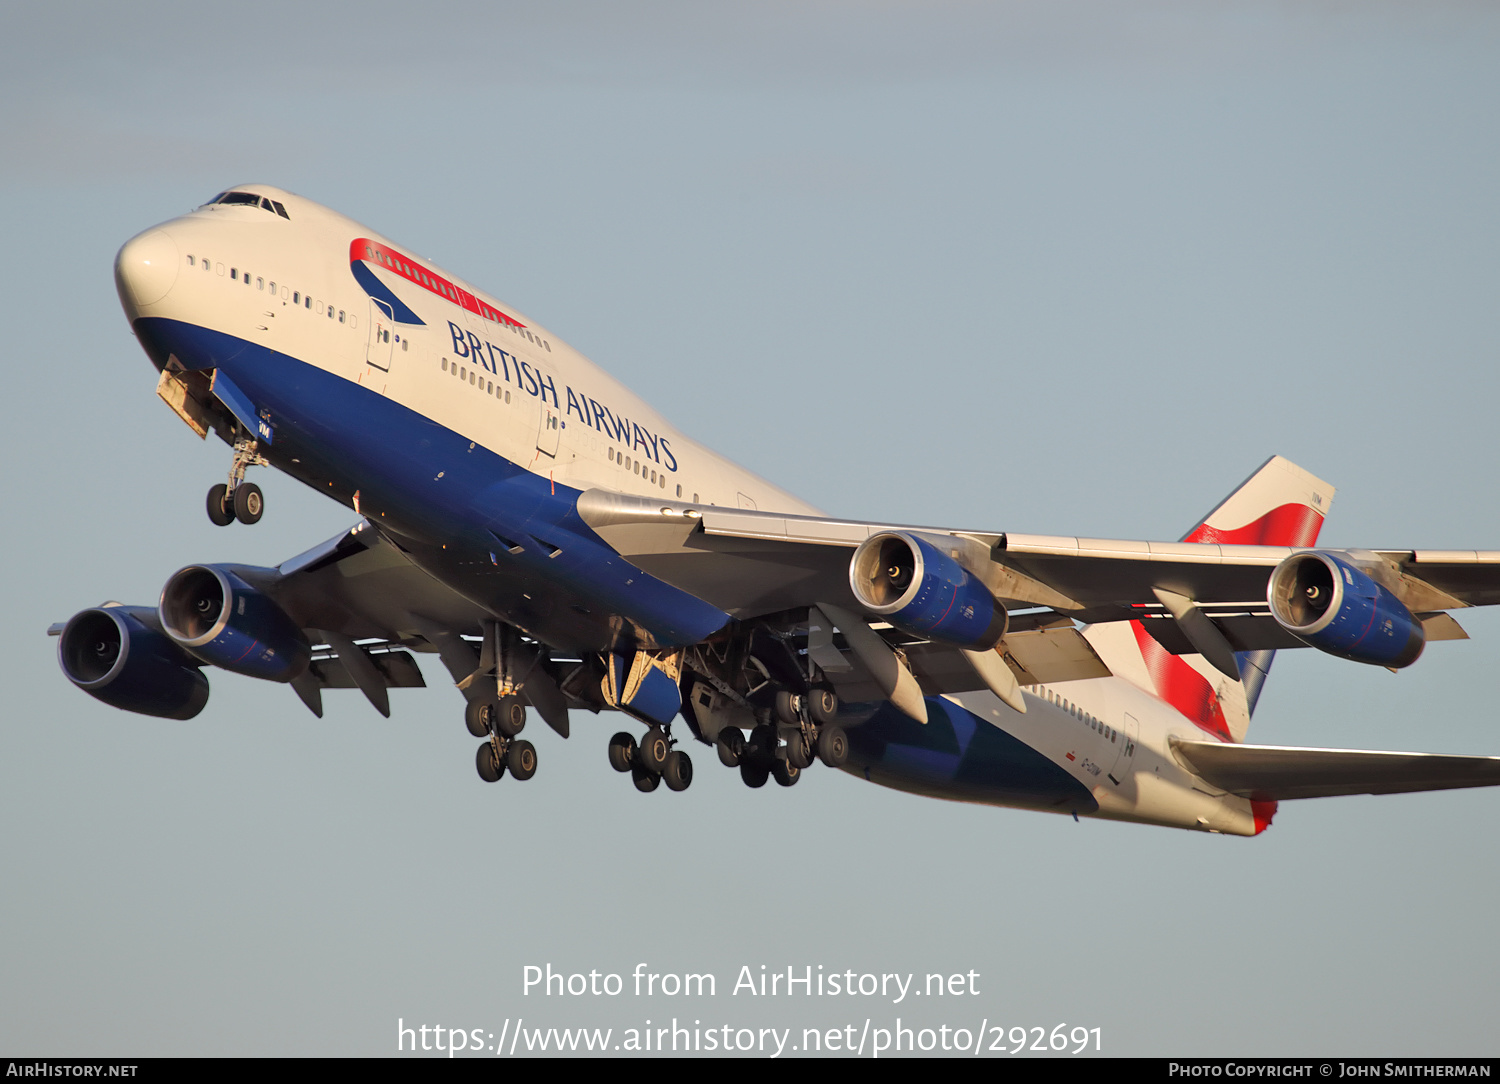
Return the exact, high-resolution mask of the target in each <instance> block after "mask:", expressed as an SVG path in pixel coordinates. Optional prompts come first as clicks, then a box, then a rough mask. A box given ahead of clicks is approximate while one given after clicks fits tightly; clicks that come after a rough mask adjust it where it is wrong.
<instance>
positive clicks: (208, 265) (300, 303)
mask: <svg viewBox="0 0 1500 1084" xmlns="http://www.w3.org/2000/svg"><path fill="white" fill-rule="evenodd" d="M198 264H202V266H203V270H205V271H211V270H212V269H213V266H214V265H213V262H212V261H211V260H209V258H208V257H207V256H205V257H203V258H202V259H201V260H197V261H196V262H195V261H194V258H193V256H192V254H191V253H189V255H188V258H187V265H188V266H189V267H195V266H197V265H198ZM223 273H224V265H223V264H219V274H221V275H222V274H223ZM229 280H230V281H231V282H243V283H244V284H245V285H246V286H249V285H250V272H248V271H245V272H243V273H242V272H241V271H240V269H239V268H238V267H231V268H230V269H229ZM255 288H256V289H257V290H266V289H269V290H270V291H271V296H272V297H274V296H276V283H275V281H274V280H272V282H271V283H270V285H269V287H268V286H267V284H266V280H265V279H264V278H262V277H261V276H259V275H257V276H256V278H255ZM281 298H282V300H283V301H285V300H286V298H287V287H285V286H283V287H282V288H281ZM291 298H292V304H293V305H295V306H297V307H299V308H304V309H311V308H312V307H313V297H312V294H303V293H302V291H301V290H292V291H291ZM325 311H326V312H327V313H328V319H330V320H332V319H333V316H334V313H335V311H336V312H337V313H338V320H339V323H341V324H342V323H345V322H346V321H345V315H344V310H343V309H337V310H335V309H334V307H333V306H332V305H329V306H327V307H326V310H325V307H324V305H323V302H321V301H319V302H318V313H319V315H322V313H323V312H325ZM347 322H348V324H349V326H350V327H355V326H357V325H358V323H359V321H358V320H356V319H355V317H354V315H353V314H352V313H351V314H350V315H349V316H348V320H347ZM402 345H403V346H404V345H405V344H404V343H403V344H402Z"/></svg>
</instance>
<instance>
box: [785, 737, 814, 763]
mask: <svg viewBox="0 0 1500 1084" xmlns="http://www.w3.org/2000/svg"><path fill="white" fill-rule="evenodd" d="M786 762H787V763H788V764H790V765H791V766H792V767H794V768H796V769H797V770H798V771H801V770H802V769H803V768H806V767H809V766H810V765H811V764H812V762H813V747H812V742H811V741H810V740H809V739H808V736H807V733H806V731H803V730H798V731H796V732H795V733H793V734H792V735H791V736H790V737H788V738H787V742H786Z"/></svg>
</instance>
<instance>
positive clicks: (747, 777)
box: [740, 760, 771, 787]
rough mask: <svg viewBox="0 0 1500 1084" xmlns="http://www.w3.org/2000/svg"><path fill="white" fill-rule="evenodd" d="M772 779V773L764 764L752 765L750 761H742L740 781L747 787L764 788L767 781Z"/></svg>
mask: <svg viewBox="0 0 1500 1084" xmlns="http://www.w3.org/2000/svg"><path fill="white" fill-rule="evenodd" d="M769 778H771V773H770V772H769V771H768V770H767V769H766V767H765V766H764V765H762V764H752V763H751V762H750V761H748V760H742V761H740V779H741V780H743V781H744V784H745V786H747V787H763V786H765V785H766V780H767V779H769Z"/></svg>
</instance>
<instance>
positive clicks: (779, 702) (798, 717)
mask: <svg viewBox="0 0 1500 1084" xmlns="http://www.w3.org/2000/svg"><path fill="white" fill-rule="evenodd" d="M800 699H801V697H799V696H798V695H797V694H796V693H794V692H792V691H791V690H790V689H778V690H777V691H776V701H775V711H776V721H777V722H779V723H785V724H786V725H787V726H796V725H797V724H798V723H800V722H801V721H802V712H801V710H800V708H799V705H798V703H797V701H798V700H800Z"/></svg>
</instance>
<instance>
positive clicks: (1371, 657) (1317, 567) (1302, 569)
mask: <svg viewBox="0 0 1500 1084" xmlns="http://www.w3.org/2000/svg"><path fill="white" fill-rule="evenodd" d="M1266 600H1267V601H1268V602H1269V603H1270V604H1271V615H1272V616H1273V617H1275V618H1276V620H1277V622H1278V623H1279V624H1280V625H1281V627H1282V628H1284V629H1286V630H1287V632H1290V633H1291V634H1292V635H1293V636H1295V637H1297V638H1298V639H1299V640H1302V641H1304V642H1305V643H1308V644H1310V645H1312V646H1313V647H1315V648H1317V649H1318V650H1320V651H1326V652H1328V654H1330V655H1337V656H1339V657H1340V658H1344V659H1353V660H1354V661H1355V662H1367V663H1371V664H1373V665H1376V666H1389V667H1392V668H1397V669H1399V668H1400V667H1403V666H1410V665H1411V664H1412V663H1414V662H1416V661H1417V656H1419V655H1421V654H1422V648H1423V647H1424V646H1426V643H1427V638H1426V633H1425V632H1424V630H1423V628H1422V622H1420V621H1419V620H1417V618H1416V617H1415V616H1413V614H1412V612H1411V611H1410V610H1408V609H1407V608H1406V606H1405V605H1403V604H1402V602H1401V600H1400V599H1398V598H1397V597H1396V596H1395V595H1393V594H1391V593H1390V591H1388V590H1386V589H1385V588H1384V587H1382V586H1381V585H1380V584H1378V583H1376V582H1375V581H1374V580H1373V579H1371V578H1370V577H1369V576H1368V575H1366V574H1365V573H1364V572H1362V571H1360V569H1359V568H1358V567H1357V566H1355V565H1354V564H1352V563H1350V562H1349V561H1347V560H1345V559H1344V558H1343V557H1339V556H1336V555H1334V554H1332V553H1321V552H1306V553H1294V554H1292V555H1291V556H1290V557H1288V558H1286V559H1285V560H1284V561H1282V562H1281V564H1279V565H1277V566H1276V570H1275V571H1274V572H1272V573H1271V582H1270V586H1269V587H1268V588H1267V591H1266Z"/></svg>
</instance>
